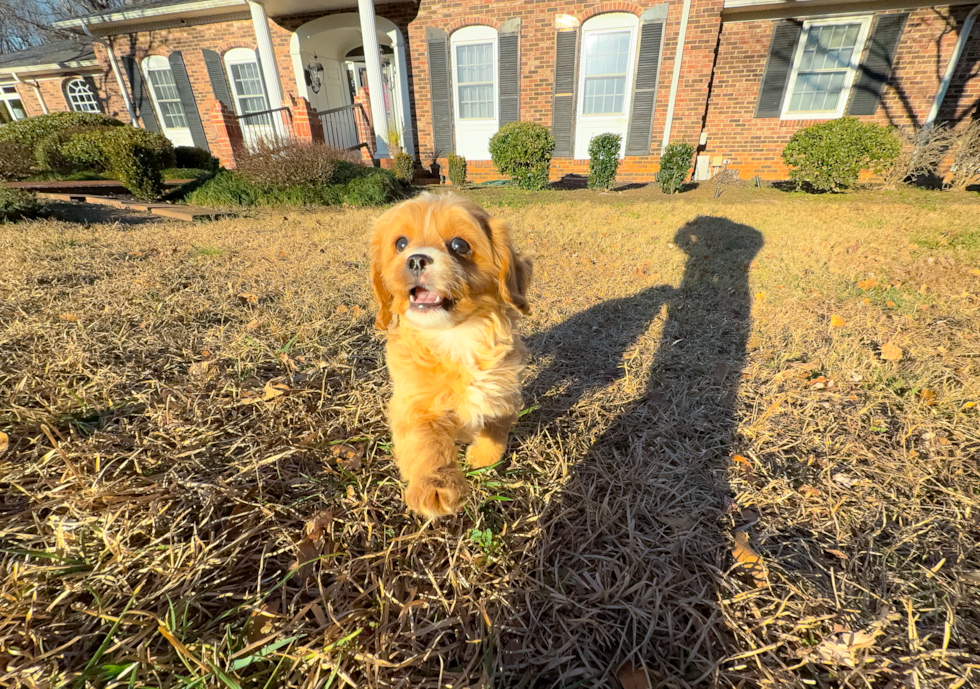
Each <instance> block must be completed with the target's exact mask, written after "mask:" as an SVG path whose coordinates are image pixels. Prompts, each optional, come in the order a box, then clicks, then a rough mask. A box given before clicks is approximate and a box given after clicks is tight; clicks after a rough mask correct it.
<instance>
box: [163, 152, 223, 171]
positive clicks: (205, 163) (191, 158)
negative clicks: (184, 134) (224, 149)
mask: <svg viewBox="0 0 980 689" xmlns="http://www.w3.org/2000/svg"><path fill="white" fill-rule="evenodd" d="M174 159H175V160H176V161H177V162H176V164H175V165H174V167H185V168H190V169H194V170H214V169H215V168H217V166H218V159H217V158H215V157H214V156H212V155H211V154H210V153H208V152H207V151H205V150H204V149H203V148H198V147H197V146H177V147H176V148H174Z"/></svg>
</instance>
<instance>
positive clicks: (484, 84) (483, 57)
mask: <svg viewBox="0 0 980 689" xmlns="http://www.w3.org/2000/svg"><path fill="white" fill-rule="evenodd" d="M493 73H494V62H493V43H475V44H470V45H458V46H456V85H457V89H458V97H459V118H460V119H461V120H486V119H492V118H493V117H494V116H495V111H494V97H493Z"/></svg>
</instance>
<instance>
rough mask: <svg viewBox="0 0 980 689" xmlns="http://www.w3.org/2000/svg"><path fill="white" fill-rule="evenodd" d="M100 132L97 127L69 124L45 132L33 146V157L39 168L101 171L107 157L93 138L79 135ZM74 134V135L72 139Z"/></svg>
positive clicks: (106, 164)
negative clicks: (34, 146) (71, 125)
mask: <svg viewBox="0 0 980 689" xmlns="http://www.w3.org/2000/svg"><path fill="white" fill-rule="evenodd" d="M96 131H100V129H99V128H98V127H69V128H67V129H62V130H60V131H57V132H54V133H52V134H48V135H47V136H46V137H44V138H43V139H41V142H40V143H39V144H38V145H37V148H35V149H34V157H35V158H36V160H37V164H38V165H39V166H40V167H41V169H42V170H51V171H53V172H57V173H58V174H61V175H70V174H72V173H75V172H83V171H91V172H103V171H105V170H106V169H107V167H108V160H107V159H106V156H105V153H104V152H103V151H102V147H101V146H100V145H99V144H98V142H97V141H96V140H95V138H93V137H81V136H78V135H80V134H89V133H91V132H96ZM76 137H77V138H76Z"/></svg>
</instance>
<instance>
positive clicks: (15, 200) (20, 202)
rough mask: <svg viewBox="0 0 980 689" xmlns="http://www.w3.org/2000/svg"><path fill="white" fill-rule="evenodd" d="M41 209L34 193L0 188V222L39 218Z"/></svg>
mask: <svg viewBox="0 0 980 689" xmlns="http://www.w3.org/2000/svg"><path fill="white" fill-rule="evenodd" d="M41 208H42V207H41V204H40V203H38V200H37V194H35V193H34V192H30V191H25V190H23V189H8V188H7V187H0V222H3V221H5V220H20V219H21V218H34V217H37V215H38V214H39V213H40V212H41Z"/></svg>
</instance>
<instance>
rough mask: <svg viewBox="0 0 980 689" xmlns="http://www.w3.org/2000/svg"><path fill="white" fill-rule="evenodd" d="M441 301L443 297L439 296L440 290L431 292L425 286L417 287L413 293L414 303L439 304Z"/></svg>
mask: <svg viewBox="0 0 980 689" xmlns="http://www.w3.org/2000/svg"><path fill="white" fill-rule="evenodd" d="M441 301H442V297H441V296H439V293H438V292H430V291H429V290H427V289H425V288H424V287H416V288H415V292H414V293H413V294H412V303H414V304H438V303H440V302H441Z"/></svg>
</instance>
